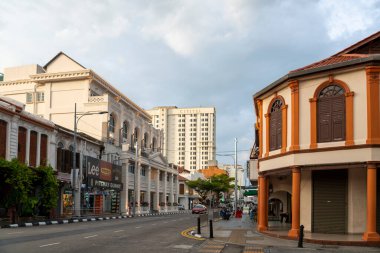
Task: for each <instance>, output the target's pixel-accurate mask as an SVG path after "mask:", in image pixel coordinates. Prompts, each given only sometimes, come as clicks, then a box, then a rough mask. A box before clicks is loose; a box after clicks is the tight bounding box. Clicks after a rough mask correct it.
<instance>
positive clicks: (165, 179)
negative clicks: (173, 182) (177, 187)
mask: <svg viewBox="0 0 380 253" xmlns="http://www.w3.org/2000/svg"><path fill="white" fill-rule="evenodd" d="M167 176H168V172H166V171H165V172H164V200H163V202H165V212H167V211H168V206H167V205H166V194H167V191H166V187H167V185H168V181H167Z"/></svg>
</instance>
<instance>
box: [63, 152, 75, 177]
mask: <svg viewBox="0 0 380 253" xmlns="http://www.w3.org/2000/svg"><path fill="white" fill-rule="evenodd" d="M71 157H72V153H71V151H70V150H67V149H66V150H64V158H63V159H64V162H63V172H65V173H71V166H72V164H73V163H72V162H71V161H72V158H71Z"/></svg>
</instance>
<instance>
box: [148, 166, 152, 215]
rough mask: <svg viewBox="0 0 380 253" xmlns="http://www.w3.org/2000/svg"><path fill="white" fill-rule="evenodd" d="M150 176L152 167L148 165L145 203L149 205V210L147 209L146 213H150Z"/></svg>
mask: <svg viewBox="0 0 380 253" xmlns="http://www.w3.org/2000/svg"><path fill="white" fill-rule="evenodd" d="M151 174H152V167H151V166H150V165H149V166H148V190H147V194H148V196H147V197H148V198H147V202H148V204H149V208H148V211H149V212H150V210H151V209H152V206H151V205H150V202H151V199H150V182H151V178H150V177H151Z"/></svg>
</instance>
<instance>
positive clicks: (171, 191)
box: [169, 174, 174, 209]
mask: <svg viewBox="0 0 380 253" xmlns="http://www.w3.org/2000/svg"><path fill="white" fill-rule="evenodd" d="M169 199H170V202H171V203H172V206H173V203H174V174H170V196H169ZM172 209H174V208H173V207H172Z"/></svg>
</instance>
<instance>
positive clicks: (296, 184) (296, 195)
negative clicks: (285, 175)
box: [288, 167, 301, 238]
mask: <svg viewBox="0 0 380 253" xmlns="http://www.w3.org/2000/svg"><path fill="white" fill-rule="evenodd" d="M300 185H301V170H300V168H297V167H295V168H293V169H292V228H291V229H290V230H289V233H288V236H289V237H292V238H297V237H298V235H299V232H300V199H301V198H300V195H301V194H300Z"/></svg>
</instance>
